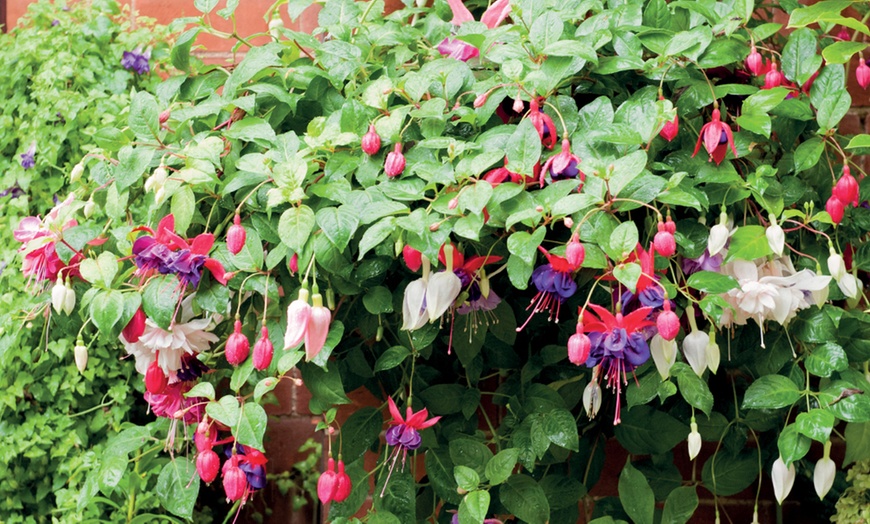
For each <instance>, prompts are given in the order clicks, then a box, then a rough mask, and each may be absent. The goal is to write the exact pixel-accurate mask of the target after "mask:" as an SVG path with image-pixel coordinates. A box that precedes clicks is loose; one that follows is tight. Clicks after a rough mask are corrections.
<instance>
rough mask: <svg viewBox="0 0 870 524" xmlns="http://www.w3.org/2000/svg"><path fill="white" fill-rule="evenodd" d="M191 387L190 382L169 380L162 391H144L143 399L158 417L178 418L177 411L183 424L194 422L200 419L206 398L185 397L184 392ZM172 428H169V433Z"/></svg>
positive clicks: (172, 431) (174, 419)
mask: <svg viewBox="0 0 870 524" xmlns="http://www.w3.org/2000/svg"><path fill="white" fill-rule="evenodd" d="M192 387H193V384H192V383H191V382H182V381H177V382H170V383H169V384H167V385H166V387H165V388H163V392H162V393H151V392H150V391H146V392H145V401H146V402H148V405H149V406H151V411H152V412H153V413H154V415H156V416H158V417H163V418H168V419H172V420H173V422H175V421H176V419H178V418H179V416H178V415H179V413H182V414H181V417H180V418H182V419H183V420H184V423H185V424H195V423H197V422H199V421H200V420H201V419H202V414H203V413H204V412H205V407H204V406H205V402H206V399H204V398H202V397H185V396H184V394H185V393H187V392H188V391H190V388H192ZM172 433H174V430H170V434H172Z"/></svg>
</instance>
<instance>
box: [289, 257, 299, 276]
mask: <svg viewBox="0 0 870 524" xmlns="http://www.w3.org/2000/svg"><path fill="white" fill-rule="evenodd" d="M287 267H288V268H289V269H290V272H291V273H293V274H294V275H295V274H296V273H298V272H299V255H297V254H296V253H293V256H292V257H290V262H289V263H288V264H287Z"/></svg>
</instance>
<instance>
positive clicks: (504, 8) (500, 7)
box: [480, 0, 511, 29]
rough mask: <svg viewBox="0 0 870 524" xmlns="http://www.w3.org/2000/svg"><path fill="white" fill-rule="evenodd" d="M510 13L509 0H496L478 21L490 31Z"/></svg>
mask: <svg viewBox="0 0 870 524" xmlns="http://www.w3.org/2000/svg"><path fill="white" fill-rule="evenodd" d="M510 12H511V1H510V0H496V1H495V2H493V4H492V5H491V6H489V9H487V10H486V12H485V13H483V16H481V17H480V21H481V22H483V23H484V24H486V27H488V28H490V29H492V28H494V27H496V26H498V25H499V24H500V23H502V22H503V21H504V19H505V18H507V15H509V14H510Z"/></svg>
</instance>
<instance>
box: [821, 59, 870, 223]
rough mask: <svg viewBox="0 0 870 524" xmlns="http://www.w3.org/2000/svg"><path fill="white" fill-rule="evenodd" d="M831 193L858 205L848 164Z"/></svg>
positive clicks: (846, 202) (854, 181) (855, 184)
mask: <svg viewBox="0 0 870 524" xmlns="http://www.w3.org/2000/svg"><path fill="white" fill-rule="evenodd" d="M867 69H868V73H867V74H868V75H870V67H868V68H867ZM868 81H870V80H868ZM831 193H832V194H833V195H834V196H835V197H837V199H838V200H839V201H840V202H842V203H843V204H845V205H848V204H852V205H853V206H855V207H858V196H859V195H858V193H859V191H858V181H857V180H855V177H853V176H852V172H851V170H850V169H849V166H843V175H842V176H840V179H839V180H837V183H836V184H834V189H833V190H832V191H831Z"/></svg>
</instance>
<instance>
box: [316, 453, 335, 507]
mask: <svg viewBox="0 0 870 524" xmlns="http://www.w3.org/2000/svg"><path fill="white" fill-rule="evenodd" d="M326 463H327V466H326V471H324V472H323V473H321V474H320V478H319V479H317V498H319V499H320V503H321V504H326V503H328V502H332V501H333V500H334V498H335V491H336V488H338V479H337V478H336V477H337V475H336V474H335V460H333V459H332V458H330V459H329V460H327V462H326Z"/></svg>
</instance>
